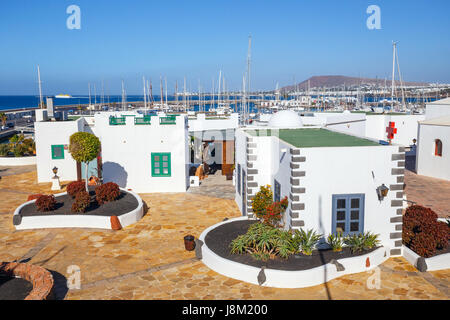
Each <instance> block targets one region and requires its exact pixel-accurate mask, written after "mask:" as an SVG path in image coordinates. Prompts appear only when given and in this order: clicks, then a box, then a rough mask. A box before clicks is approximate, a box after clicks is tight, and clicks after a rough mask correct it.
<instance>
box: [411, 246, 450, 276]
mask: <svg viewBox="0 0 450 320" xmlns="http://www.w3.org/2000/svg"><path fill="white" fill-rule="evenodd" d="M403 257H404V258H405V259H406V260H408V262H409V263H411V264H412V265H413V266H414V267H417V260H419V258H420V256H419V255H418V254H417V253H415V252H414V251H412V250H411V249H410V248H408V247H406V246H403ZM425 263H426V264H427V270H426V271H437V270H444V269H450V253H444V254H440V255H437V256H434V257H431V258H425Z"/></svg>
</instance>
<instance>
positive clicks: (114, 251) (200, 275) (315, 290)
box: [0, 172, 450, 300]
mask: <svg viewBox="0 0 450 320" xmlns="http://www.w3.org/2000/svg"><path fill="white" fill-rule="evenodd" d="M35 181H36V172H25V173H21V174H18V175H15V176H7V177H4V178H3V179H2V180H0V199H1V202H2V204H3V205H2V209H1V210H2V213H1V214H0V261H14V260H21V261H28V262H30V263H33V264H36V265H39V266H42V267H44V268H47V269H49V270H51V271H52V273H53V274H54V276H55V279H56V280H57V281H56V283H57V292H58V294H57V296H58V297H59V298H65V299H444V300H446V299H449V298H450V296H449V293H448V291H446V290H445V288H449V287H450V284H449V280H450V270H443V271H436V272H427V273H420V272H418V271H417V270H416V269H415V268H414V267H413V266H411V265H409V264H408V263H407V262H406V260H404V259H403V258H391V259H389V260H388V261H386V262H385V263H384V264H383V265H381V267H380V279H381V283H380V288H379V289H372V290H371V289H368V288H367V285H366V284H367V280H368V279H369V277H371V276H373V274H374V273H373V272H372V273H370V272H369V273H358V274H353V275H347V276H343V277H341V278H338V279H335V280H332V281H330V282H328V283H327V284H325V285H319V286H315V287H310V288H304V289H275V288H266V287H260V286H256V285H252V284H248V283H245V282H241V281H238V280H234V279H230V278H227V277H224V276H222V275H220V274H218V273H216V272H214V271H212V270H210V269H209V268H208V267H206V266H205V265H203V264H202V263H201V261H198V260H197V259H195V255H194V253H192V252H187V251H185V249H184V243H183V237H184V236H185V235H187V234H192V235H194V236H196V237H198V236H199V235H200V233H201V232H202V231H203V230H204V229H205V228H206V227H208V226H210V225H212V224H215V223H217V222H219V221H222V220H223V219H224V218H231V217H236V216H239V211H238V208H237V206H236V204H235V203H234V200H229V199H221V198H213V197H211V196H204V195H199V194H191V193H184V194H180V193H178V194H175V193H171V194H142V195H141V196H142V198H143V200H144V201H145V202H146V203H147V205H148V207H149V210H148V212H147V214H146V215H145V216H144V218H143V219H142V220H141V221H139V222H138V223H136V224H134V225H132V226H129V227H127V228H125V229H124V230H121V231H116V232H115V231H109V230H95V229H42V230H34V231H15V229H14V227H13V225H12V212H13V210H14V209H15V208H16V207H17V206H18V205H20V204H21V203H23V202H24V201H26V198H27V195H28V194H30V193H37V192H41V193H42V192H46V193H47V192H50V190H49V189H50V184H37V183H35ZM71 265H76V266H79V267H80V270H81V289H79V290H76V289H71V290H67V288H66V287H65V284H66V278H65V277H69V275H70V274H69V273H68V269H67V268H68V267H69V266H71Z"/></svg>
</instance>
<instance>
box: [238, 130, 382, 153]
mask: <svg viewBox="0 0 450 320" xmlns="http://www.w3.org/2000/svg"><path fill="white" fill-rule="evenodd" d="M277 131H278V138H280V139H281V140H283V141H285V142H287V143H289V144H292V145H293V146H295V147H297V148H320V147H367V146H380V144H379V143H377V142H375V141H372V140H368V139H364V138H358V137H354V136H350V135H348V134H344V133H338V132H334V131H330V130H326V129H318V128H309V129H279V130H274V129H266V130H264V129H256V130H255V129H253V130H252V129H250V130H246V132H247V133H249V134H250V135H252V136H276V135H277Z"/></svg>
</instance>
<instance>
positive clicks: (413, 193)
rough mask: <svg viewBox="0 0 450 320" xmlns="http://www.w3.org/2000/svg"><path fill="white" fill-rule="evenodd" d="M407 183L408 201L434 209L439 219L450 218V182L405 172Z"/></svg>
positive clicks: (408, 171)
mask: <svg viewBox="0 0 450 320" xmlns="http://www.w3.org/2000/svg"><path fill="white" fill-rule="evenodd" d="M405 183H406V189H405V192H406V196H407V199H408V200H410V201H414V202H416V203H417V204H419V205H422V206H425V207H428V208H431V209H433V210H434V211H435V212H436V213H437V214H438V216H439V217H442V218H446V217H448V216H450V200H449V199H450V181H447V180H441V179H436V178H431V177H425V176H421V175H418V174H416V173H414V172H412V171H410V170H405Z"/></svg>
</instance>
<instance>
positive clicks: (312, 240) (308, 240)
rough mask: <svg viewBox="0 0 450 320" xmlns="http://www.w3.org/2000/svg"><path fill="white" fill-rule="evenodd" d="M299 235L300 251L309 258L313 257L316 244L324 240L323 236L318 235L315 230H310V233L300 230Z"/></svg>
mask: <svg viewBox="0 0 450 320" xmlns="http://www.w3.org/2000/svg"><path fill="white" fill-rule="evenodd" d="M299 235H300V239H299V243H300V246H299V249H300V251H301V252H302V253H303V254H305V255H307V256H310V255H312V251H313V249H314V247H315V246H316V244H317V243H318V242H319V240H320V238H322V235H321V234H318V233H316V232H315V231H314V230H313V229H310V230H308V231H305V230H303V229H300V233H299Z"/></svg>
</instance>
